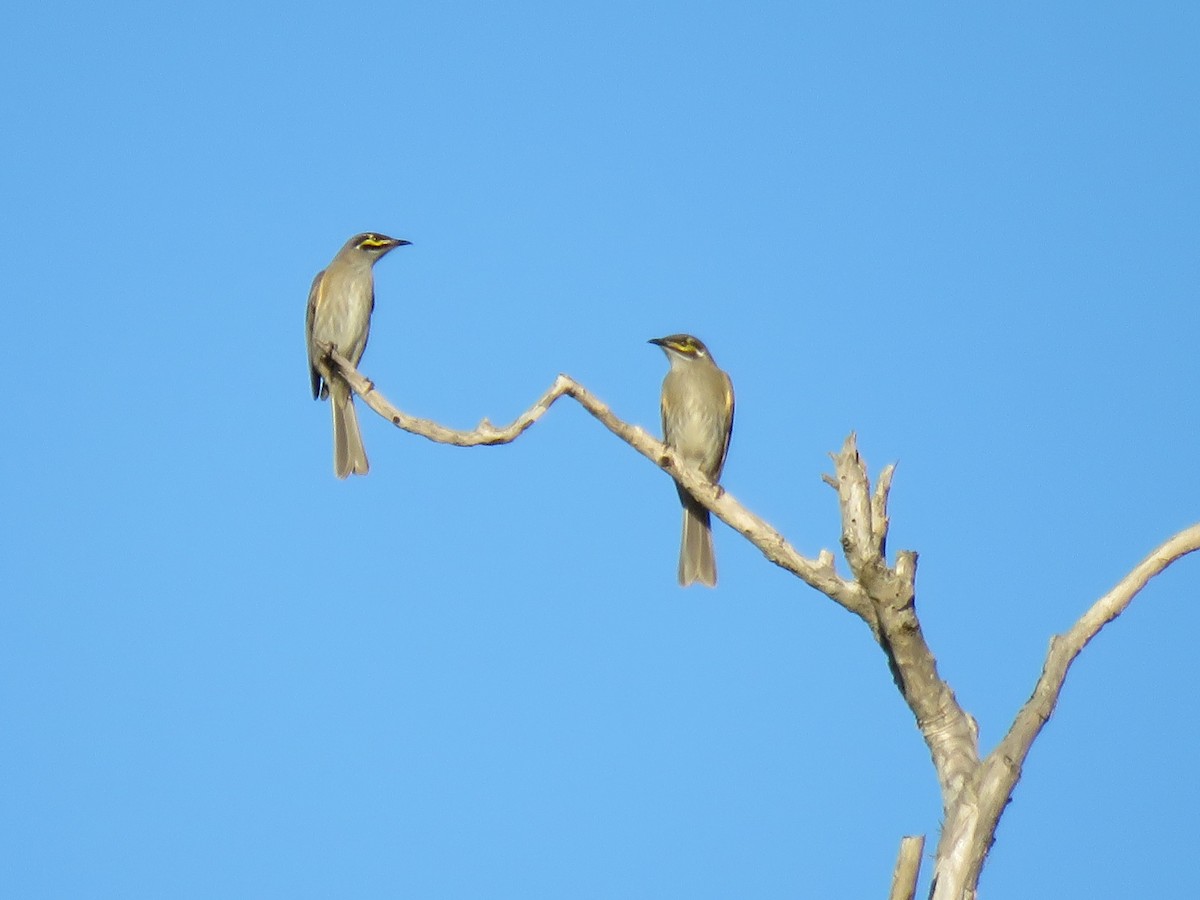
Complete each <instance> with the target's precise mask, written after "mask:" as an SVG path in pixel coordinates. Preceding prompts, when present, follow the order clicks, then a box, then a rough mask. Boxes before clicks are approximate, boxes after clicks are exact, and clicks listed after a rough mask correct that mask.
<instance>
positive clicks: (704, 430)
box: [649, 334, 733, 587]
mask: <svg viewBox="0 0 1200 900" xmlns="http://www.w3.org/2000/svg"><path fill="white" fill-rule="evenodd" d="M649 343H651V344H657V345H658V346H659V347H661V348H662V350H663V352H664V353H665V354H666V355H667V361H668V362H670V364H671V368H670V370H669V371H668V372H667V375H666V377H665V378H664V379H663V383H662V423H663V442H664V443H665V444H666V445H667V446H668V447H670V448H671V449H672V450H674V451H675V453H676V455H677V456H679V457H680V459H681V460H682V461H683V462H684V463H686V464H688V465H691V466H694V467H695V468H697V469H699V470H700V471H701V472H703V473H704V475H705V476H707V477H708V479H709V480H710V481H713V482H716V480H717V479H718V478H720V477H721V469H722V468H724V466H725V456H726V455H727V454H728V453H729V439H730V437H732V435H733V382H732V381H730V379H729V375H727V374H726V373H725V372H724V371H722V370H721V369H719V368H717V364H716V362H714V361H713V358H712V354H711V353H709V352H708V347H706V346H705V345H704V342H703V341H701V340H700V339H699V338H697V337H694V336H693V335H690V334H671V335H668V336H667V337H661V338H653V339H651V340H650V341H649ZM675 488H676V490H677V491H678V492H679V501H680V503H682V504H683V538H682V540H681V541H680V546H679V584H680V585H681V586H683V587H687V586H688V585H690V584H694V583H697V582H698V583H700V584H703V585H707V586H708V587H716V586H717V561H716V557H715V556H714V554H713V544H712V523H711V520H710V517H709V513H708V510H707V509H705V508H704V507H703V506H701V505H700V504H699V503H697V502H696V500H695V499H694V498H693V497H692V495H691V494H689V493H688V492H687V491H686V490H684V489H683V487H681V486H680V485H679V484H678V483H677V484H676V485H675Z"/></svg>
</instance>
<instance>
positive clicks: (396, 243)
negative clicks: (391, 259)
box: [392, 238, 412, 247]
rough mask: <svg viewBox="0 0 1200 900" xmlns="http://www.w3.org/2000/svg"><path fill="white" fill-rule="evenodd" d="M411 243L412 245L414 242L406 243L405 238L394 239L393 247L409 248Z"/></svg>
mask: <svg viewBox="0 0 1200 900" xmlns="http://www.w3.org/2000/svg"><path fill="white" fill-rule="evenodd" d="M411 243H412V241H406V240H404V239H403V238H393V239H392V246H393V247H407V246H408V245H409V244H411Z"/></svg>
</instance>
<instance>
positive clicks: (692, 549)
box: [679, 498, 717, 587]
mask: <svg viewBox="0 0 1200 900" xmlns="http://www.w3.org/2000/svg"><path fill="white" fill-rule="evenodd" d="M689 499H690V498H689ZM693 582H699V583H700V584H703V585H707V586H708V587H716V586H717V558H716V556H715V555H714V554H713V542H712V521H711V518H710V516H709V514H708V510H707V509H705V508H704V507H703V506H701V505H700V504H698V503H696V502H695V501H694V500H692V501H691V502H686V501H685V502H684V504H683V540H682V541H681V543H680V546H679V583H680V584H681V585H682V586H683V587H687V586H688V585H689V584H692V583H693Z"/></svg>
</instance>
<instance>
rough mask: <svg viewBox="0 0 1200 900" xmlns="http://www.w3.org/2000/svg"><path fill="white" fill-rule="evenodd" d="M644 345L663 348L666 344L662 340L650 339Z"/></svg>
mask: <svg viewBox="0 0 1200 900" xmlns="http://www.w3.org/2000/svg"><path fill="white" fill-rule="evenodd" d="M646 343H647V344H654V345H655V346H658V347H665V346H666V345H667V342H666V341H664V340H663V339H662V338H650V340H648V341H646Z"/></svg>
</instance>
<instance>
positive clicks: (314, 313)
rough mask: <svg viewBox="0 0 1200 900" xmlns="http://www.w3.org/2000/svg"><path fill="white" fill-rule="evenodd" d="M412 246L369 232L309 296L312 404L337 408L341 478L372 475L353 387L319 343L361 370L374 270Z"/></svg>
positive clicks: (336, 455)
mask: <svg viewBox="0 0 1200 900" xmlns="http://www.w3.org/2000/svg"><path fill="white" fill-rule="evenodd" d="M408 243H409V241H402V240H399V239H398V238H391V237H388V236H387V235H384V234H374V233H373V232H366V233H364V234H356V235H355V236H354V237H352V238H350V240H348V241H346V243H345V245H344V246H343V247H342V249H341V250H339V251H338V253H337V256H335V257H334V258H333V262H331V263H330V264H329V265H328V266H326V267H325V269H323V270H322V271H320V272H318V273H317V277H316V278H314V279H313V283H312V289H311V290H309V292H308V314H307V315H306V316H305V319H304V335H305V340H306V343H307V344H308V369H309V378H310V379H311V381H312V392H313V399H314V400H316V399H317V398H320V399H322V400H324V399H326V398H328V399H329V401H330V405H331V406H332V407H333V472H334V474H335V475H337V477H338V478H345V477H346V476H347V475H349V474H351V473H353V474H355V475H366V474H367V468H368V466H367V451H366V450H365V449H363V443H362V436H361V435H360V434H359V433H358V417H357V416H356V415H355V413H354V395H353V393H352V392H351V390H350V386H349V385H348V384H346V382H345V381H344V380H343V379H341V378H339V377H338V375H337V374H336V372H334V371H331V369H330V365H329V362H328V361H327V359H326V358H325V355H324V353H323V352H322V350H321V348H320V347H318V346H317V345H318V344H322V343H324V344H332V345H333V347H334V349H336V350H337V352H338V353H340V354H341V355H342V356H344V357H346V359H348V360H350V362H352V363H354V365H355V366H357V365H358V361H359V360H360V359H362V355H363V351H364V350H365V349H367V333H368V332H369V331H370V330H371V311H372V310H373V309H374V308H375V277H374V274H373V272H372V267H373V266H374V265H375V263H376V262H378V261H379V259H381V258H382V257H383V256H384V255H386V254H387V253H388V252H389V251H391V250H394V249H395V248H396V247H403V246H404V245H406V244H408Z"/></svg>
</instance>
